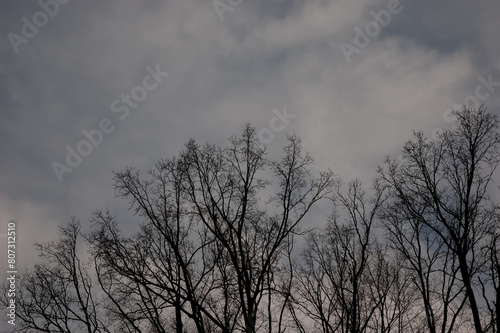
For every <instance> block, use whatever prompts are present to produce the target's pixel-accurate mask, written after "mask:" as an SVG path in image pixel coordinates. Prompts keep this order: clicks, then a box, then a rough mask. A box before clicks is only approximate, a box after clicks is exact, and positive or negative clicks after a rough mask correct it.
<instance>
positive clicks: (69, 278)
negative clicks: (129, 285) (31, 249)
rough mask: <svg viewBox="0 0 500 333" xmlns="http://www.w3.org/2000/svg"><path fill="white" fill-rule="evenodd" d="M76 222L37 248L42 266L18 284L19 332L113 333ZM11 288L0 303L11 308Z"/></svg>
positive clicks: (33, 270) (16, 326)
mask: <svg viewBox="0 0 500 333" xmlns="http://www.w3.org/2000/svg"><path fill="white" fill-rule="evenodd" d="M81 236H82V235H81V233H80V224H79V222H78V221H77V220H72V221H71V223H69V224H68V225H66V226H64V227H60V238H59V240H57V241H52V242H48V243H43V244H37V245H36V247H37V250H38V252H39V254H40V258H41V262H40V263H39V264H36V265H35V266H34V268H33V269H31V270H29V271H27V272H25V273H24V274H22V275H21V276H20V277H19V278H18V280H17V286H18V288H17V291H16V293H17V295H16V317H17V318H16V325H15V326H14V327H15V331H16V332H27V333H30V332H50V333H54V332H60V333H63V332H64V333H65V332H75V331H78V332H88V333H101V332H111V331H110V330H109V329H110V327H111V326H112V324H111V322H110V321H109V320H108V319H107V317H106V314H105V313H104V312H103V311H101V309H100V307H101V304H102V303H101V300H100V299H99V297H97V296H96V295H97V294H98V293H97V291H96V289H95V287H94V285H93V284H92V279H91V273H90V271H89V269H90V267H89V264H90V263H89V262H87V261H82V259H80V258H81V254H79V253H78V242H77V241H78V240H79V239H81ZM8 289H9V288H8V286H4V288H3V289H2V291H3V292H2V295H1V296H0V303H1V304H2V305H3V306H7V305H8V301H9V299H8V298H7V293H6V292H5V291H6V290H8Z"/></svg>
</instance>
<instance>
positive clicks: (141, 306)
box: [89, 125, 333, 333]
mask: <svg viewBox="0 0 500 333" xmlns="http://www.w3.org/2000/svg"><path fill="white" fill-rule="evenodd" d="M312 162H313V160H312V158H311V157H310V156H309V155H308V154H303V153H302V151H301V144H300V140H299V139H298V138H297V137H290V138H289V144H288V145H287V146H286V147H285V148H284V155H283V158H282V160H281V161H279V162H275V163H271V162H269V161H268V160H267V159H266V158H265V149H264V146H263V145H262V144H261V143H260V142H259V141H258V139H257V135H256V132H255V129H254V128H252V127H251V126H249V125H246V126H245V127H244V128H243V131H242V135H241V136H240V137H233V138H231V139H230V145H229V146H228V147H226V148H218V147H215V146H212V145H205V146H203V147H200V146H198V145H197V144H196V143H195V142H194V141H190V142H189V143H188V144H187V146H186V149H185V151H183V152H182V153H181V154H180V155H179V157H178V158H176V159H171V160H164V161H161V162H159V163H158V164H157V165H156V167H155V168H154V170H152V171H151V172H150V178H149V179H146V180H143V179H141V177H140V175H139V173H138V172H137V171H135V170H133V169H126V170H125V171H123V172H119V173H117V174H116V189H117V194H118V195H119V196H120V197H124V198H128V199H130V201H131V205H132V207H133V208H134V209H135V212H136V213H138V214H139V215H141V216H142V217H144V219H145V222H144V223H143V225H142V227H141V232H140V233H139V234H137V235H135V236H132V237H130V238H125V237H123V236H121V234H120V232H119V230H118V227H117V225H118V224H117V222H116V221H115V220H114V218H113V217H111V216H110V215H109V214H106V213H103V212H99V213H98V214H97V215H96V220H95V221H96V222H97V224H98V226H99V228H98V230H97V231H95V232H94V233H93V234H92V237H90V238H89V239H90V242H91V244H92V248H93V250H94V254H95V258H96V270H97V272H98V277H99V282H100V283H101V286H102V287H103V289H104V290H105V292H106V295H107V296H108V298H109V300H110V301H111V302H110V304H109V311H110V312H111V313H114V314H115V316H116V317H117V318H120V319H121V321H122V322H124V325H125V326H126V328H127V329H128V330H129V331H141V330H144V329H145V328H143V326H140V324H139V323H142V322H144V319H147V322H148V325H149V326H148V329H149V330H152V327H153V328H154V330H155V331H158V332H166V330H165V329H163V327H165V325H166V323H165V319H164V315H165V313H167V312H168V310H169V309H175V323H176V325H175V327H176V332H183V326H184V323H185V322H186V323H188V324H189V325H191V326H193V327H196V330H197V331H198V332H219V331H220V332H236V331H242V332H248V333H253V332H257V331H268V332H272V331H273V330H277V331H279V332H283V331H284V325H283V312H284V311H285V310H286V305H285V304H284V303H283V301H285V302H286V300H287V297H286V295H285V296H284V295H283V294H282V293H280V292H279V290H278V289H279V288H277V286H276V284H277V282H276V280H275V275H276V274H277V272H278V271H279V267H280V266H281V265H283V264H285V263H286V262H287V257H288V256H289V255H290V253H291V251H290V248H291V247H292V246H293V235H294V234H295V233H296V232H298V231H299V222H300V221H301V219H302V218H303V217H304V215H305V214H306V213H307V212H308V211H309V209H310V208H311V206H312V205H313V204H314V203H315V202H316V201H318V200H319V199H321V198H323V197H324V196H325V195H328V194H329V192H330V191H331V185H332V179H333V176H332V173H331V172H330V171H328V172H324V173H321V175H320V176H319V178H314V177H312V176H311V175H310V172H309V170H308V167H309V166H310V165H311V164H312ZM267 167H270V170H271V171H272V175H274V177H275V178H276V180H277V182H276V183H274V185H275V188H274V189H273V190H276V192H277V194H276V195H272V196H271V197H270V199H269V200H267V201H264V200H262V199H261V198H260V197H261V196H262V192H263V191H264V190H266V188H267V187H268V186H270V185H271V184H273V183H271V181H269V180H267V179H266V178H265V177H266V175H267V176H269V174H266V173H265V170H266V168H267ZM279 302H282V303H281V304H279ZM263 305H265V306H263ZM275 313H276V316H274V314H275ZM184 318H185V319H184Z"/></svg>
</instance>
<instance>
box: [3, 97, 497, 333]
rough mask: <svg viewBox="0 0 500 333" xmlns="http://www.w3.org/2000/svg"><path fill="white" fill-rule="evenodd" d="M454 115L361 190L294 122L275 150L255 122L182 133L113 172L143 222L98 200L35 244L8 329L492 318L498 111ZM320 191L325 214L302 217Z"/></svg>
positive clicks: (491, 326) (464, 328)
mask: <svg viewBox="0 0 500 333" xmlns="http://www.w3.org/2000/svg"><path fill="white" fill-rule="evenodd" d="M455 116H456V122H455V126H454V127H453V128H452V129H450V130H447V131H444V132H443V133H442V135H440V137H439V138H438V139H436V140H428V139H426V138H424V136H423V135H422V134H421V133H416V134H415V138H414V140H411V141H409V142H407V143H406V144H405V146H404V150H403V155H402V159H401V160H400V161H396V160H393V159H389V158H388V159H387V160H386V162H385V164H384V165H383V166H381V167H380V168H379V170H378V176H377V178H376V179H375V180H374V182H373V185H372V187H371V189H370V190H369V193H365V190H364V189H363V187H362V185H361V183H360V182H359V181H352V182H350V183H349V184H343V183H342V181H341V180H340V179H339V178H337V177H336V176H335V175H334V174H333V172H331V171H325V172H321V173H319V174H318V175H317V176H313V175H312V173H311V171H310V169H311V165H312V163H313V159H312V158H311V157H310V156H309V155H308V154H307V153H304V152H303V151H302V147H301V142H300V139H299V138H297V137H295V136H292V137H290V138H289V142H288V144H287V145H286V146H285V148H284V149H283V155H282V158H281V160H279V161H277V162H270V161H269V160H268V159H267V157H266V151H265V147H264V146H263V145H262V144H261V143H260V142H259V140H258V138H257V135H256V131H255V129H254V128H253V127H251V126H250V125H245V126H244V127H243V130H242V133H241V135H240V136H239V137H233V138H232V139H230V142H229V145H228V146H227V147H224V148H219V147H215V146H212V145H208V144H207V145H204V146H199V145H197V144H196V143H195V142H194V141H190V142H189V143H188V144H187V145H186V148H185V150H184V151H182V152H181V153H180V154H179V155H178V156H176V157H174V158H171V159H168V160H161V161H160V162H158V163H157V164H156V166H155V168H154V169H153V170H151V171H150V172H149V173H148V175H147V176H146V177H144V176H142V175H141V174H140V173H139V172H138V171H137V170H135V169H133V168H127V169H125V170H124V171H122V172H118V173H116V174H115V191H116V194H117V195H118V196H119V197H122V198H125V199H128V200H129V202H130V204H131V208H132V209H133V210H134V212H135V213H136V215H137V216H138V217H140V219H141V220H140V224H139V227H138V231H137V232H136V233H134V234H132V235H125V234H124V233H123V232H121V231H120V227H119V222H118V221H117V219H116V218H115V217H114V216H113V215H111V214H110V213H109V212H108V211H97V212H96V213H95V214H94V218H93V227H92V229H91V231H90V232H89V233H85V234H84V233H82V232H81V229H80V224H79V222H78V221H77V220H73V221H72V222H71V223H69V224H68V225H66V226H63V227H61V228H60V230H61V233H60V238H59V239H58V240H56V241H54V242H50V243H46V244H39V245H37V246H38V250H39V253H40V255H41V261H40V262H39V263H38V264H37V265H35V266H34V268H33V269H31V270H29V271H27V272H25V273H24V274H23V275H22V276H21V277H20V279H19V280H18V284H19V285H18V287H19V294H18V296H19V297H18V298H17V299H16V305H17V316H18V317H17V325H16V329H17V330H18V331H19V332H88V333H91V332H110V333H111V332H164V333H167V332H177V333H184V332H186V333H188V332H189V333H191V332H198V333H204V332H224V333H227V332H246V333H255V332H269V333H271V332H276V333H281V332H302V333H306V332H307V333H309V332H322V333H327V332H329V333H330V332H331V333H333V332H342V333H358V332H415V333H417V332H432V333H438V332H440V333H448V332H449V333H451V332H477V333H479V332H481V333H482V332H495V333H496V332H500V258H499V256H500V247H499V243H500V229H499V228H498V226H499V224H498V223H499V221H500V219H499V216H500V215H499V212H500V210H499V206H498V205H497V204H495V200H494V199H492V198H491V197H492V196H494V195H495V194H496V192H495V191H494V189H493V188H492V187H493V186H492V183H493V178H494V177H493V176H494V172H495V170H496V169H497V167H498V164H499V163H500V132H499V128H498V125H499V121H498V119H497V117H496V116H495V115H493V114H491V113H488V112H487V111H486V110H485V108H484V107H481V108H479V109H468V108H464V109H463V110H462V111H460V112H456V113H455ZM321 199H327V200H330V201H331V203H330V204H331V206H332V207H333V209H332V214H331V215H330V216H329V217H328V218H325V220H326V226H325V227H324V228H321V229H320V230H318V229H315V230H310V229H307V228H306V227H307V223H306V222H305V217H306V214H307V213H308V212H310V210H311V208H312V207H313V206H314V205H315V204H316V203H317V202H318V201H319V200H321ZM316 215H317V214H316ZM308 216H309V215H308ZM80 244H84V245H85V246H84V247H83V248H84V249H86V250H87V252H85V251H81V248H82V246H80ZM4 288H5V287H4ZM7 301H8V300H7V298H6V297H5V293H4V294H3V295H2V296H0V303H2V304H3V305H6V302H7Z"/></svg>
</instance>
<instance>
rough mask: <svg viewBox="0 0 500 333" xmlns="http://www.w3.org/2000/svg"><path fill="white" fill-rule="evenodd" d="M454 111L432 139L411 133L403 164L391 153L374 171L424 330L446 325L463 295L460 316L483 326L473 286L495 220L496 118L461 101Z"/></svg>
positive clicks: (449, 325) (498, 153) (477, 327)
mask: <svg viewBox="0 0 500 333" xmlns="http://www.w3.org/2000/svg"><path fill="white" fill-rule="evenodd" d="M455 116H456V126H455V127H454V128H453V129H452V130H446V131H444V132H443V133H442V134H441V135H440V136H439V137H438V138H437V139H436V140H433V141H431V140H426V139H425V138H424V136H423V134H422V133H416V135H415V136H416V137H415V140H413V141H408V142H407V143H406V144H405V146H404V151H403V161H402V163H397V162H395V161H391V160H388V161H387V162H386V165H385V167H384V168H380V170H379V172H380V175H381V178H382V179H383V180H384V181H385V182H386V184H388V185H389V186H390V187H391V192H392V196H393V199H394V200H393V211H392V213H390V214H389V215H388V217H389V220H390V221H388V223H389V228H388V230H389V232H390V233H391V235H392V236H393V240H395V242H394V244H397V247H398V248H399V249H400V250H401V252H402V253H403V254H405V257H407V258H409V259H410V264H411V265H413V268H414V269H415V270H416V271H417V272H418V274H419V279H420V281H418V282H417V285H418V286H419V287H420V288H421V293H422V296H423V298H424V303H425V304H426V315H427V321H428V326H429V330H431V331H440V332H446V331H449V332H451V331H452V330H453V326H454V322H455V320H456V319H458V318H459V313H460V312H462V303H463V302H466V304H467V308H466V309H465V310H466V311H465V312H463V313H464V316H465V314H466V313H470V315H471V317H472V323H473V329H474V330H475V331H476V332H485V328H486V324H485V322H484V320H483V319H482V317H483V316H482V314H481V305H480V302H479V301H478V297H481V294H480V293H478V292H476V291H477V288H476V287H477V286H478V285H479V280H478V279H479V278H480V277H481V274H482V270H483V269H484V266H485V261H484V260H482V258H483V256H481V255H480V254H481V253H480V252H481V251H480V250H481V248H482V246H483V245H484V244H485V243H487V242H488V239H489V231H490V230H491V229H492V227H494V225H495V224H496V223H498V219H497V215H496V214H494V213H493V211H494V208H493V206H494V205H493V204H492V202H491V200H490V197H489V195H488V189H489V185H490V183H491V181H492V176H493V173H494V171H495V170H496V169H497V167H498V164H499V162H500V150H499V149H500V134H499V132H498V119H497V117H496V116H495V115H493V114H491V113H488V112H487V111H486V109H485V107H480V108H478V109H470V108H466V107H464V109H463V110H462V111H459V112H455ZM435 267H441V270H440V271H438V272H436V271H435V269H434V268H435ZM434 273H437V274H439V275H440V281H439V284H440V285H439V288H438V289H437V290H435V289H434V288H435V287H437V286H434V287H433V286H432V285H431V284H432V277H431V276H432V275H433V274H434ZM436 292H437V293H439V299H440V301H441V302H444V303H443V304H439V305H438V304H436V305H435V306H438V307H440V306H442V309H441V310H440V311H439V313H437V312H436V310H434V308H433V305H432V303H433V294H434V293H436ZM462 293H463V296H462ZM433 312H434V313H433ZM436 316H439V317H440V320H439V321H438V320H437V319H438V318H436ZM439 327H441V328H439ZM453 331H454V330H453Z"/></svg>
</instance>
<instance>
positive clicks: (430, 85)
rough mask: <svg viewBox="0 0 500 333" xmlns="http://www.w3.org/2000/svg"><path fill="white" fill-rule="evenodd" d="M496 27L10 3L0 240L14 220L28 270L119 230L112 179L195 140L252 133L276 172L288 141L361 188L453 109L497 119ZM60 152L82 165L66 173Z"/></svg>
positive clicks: (419, 13) (236, 1)
mask: <svg viewBox="0 0 500 333" xmlns="http://www.w3.org/2000/svg"><path fill="white" fill-rule="evenodd" d="M44 1H47V3H45V2H44ZM44 4H45V5H44ZM44 7H45V9H44ZM499 13H500V3H499V2H498V1H492V0H490V1H488V0H479V1H472V0H471V1H464V0H463V1H456V0H455V1H416V0H414V1H413V2H412V1H408V0H402V1H401V3H397V2H394V1H389V2H388V1H386V0H380V1H373V0H372V1H326V0H324V1H319V0H318V1H314V0H307V1H286V0H281V1H277V0H275V1H273V0H267V1H259V0H243V1H241V0H220V1H219V0H218V1H215V2H212V1H210V0H204V1H201V0H197V1H196V0H193V1H191V0H178V1H177V0H175V1H160V0H141V1H139V0H137V1H132V0H108V1H85V2H83V1H77V0H73V1H68V0H64V1H63V0H59V2H58V3H57V6H55V5H54V0H52V1H51V0H42V1H41V2H40V3H39V2H37V1H18V0H4V1H2V2H1V4H0V32H1V34H2V36H3V37H2V38H1V42H0V60H1V65H0V110H1V111H0V112H1V113H0V114H1V118H0V156H1V159H0V221H1V226H2V228H3V229H0V233H5V230H6V227H5V226H6V224H7V222H8V221H9V220H16V221H17V228H18V230H17V235H18V236H17V237H18V238H17V249H18V260H19V261H20V262H21V263H24V264H29V263H30V262H32V260H33V258H34V255H35V251H34V247H33V243H34V242H35V241H47V240H52V239H55V238H56V237H57V225H61V224H65V223H67V222H68V221H69V220H70V218H71V217H72V216H76V217H79V218H80V219H81V221H82V225H83V227H84V229H87V228H88V222H87V221H88V219H89V217H90V216H91V213H92V211H93V210H94V209H96V208H105V207H109V208H110V209H111V211H112V212H113V213H115V214H118V215H119V216H123V217H126V216H127V207H128V204H127V203H126V202H123V201H121V200H119V199H116V198H115V197H114V194H113V183H112V171H113V170H120V169H122V168H123V167H125V166H127V165H128V166H136V167H138V168H141V169H143V170H146V169H147V168H149V167H151V166H152V165H153V164H154V163H155V162H156V161H157V160H158V159H160V158H164V157H171V156H173V155H175V154H177V153H178V152H179V151H180V150H181V149H183V147H184V144H185V143H186V142H187V141H188V140H189V139H190V138H195V139H196V140H197V141H199V142H200V143H202V142H207V141H208V142H210V143H214V144H218V145H224V144H226V142H227V139H228V138H229V137H230V136H231V135H233V134H238V133H239V132H240V129H241V125H242V124H243V123H245V122H251V123H252V124H253V125H254V126H255V127H256V128H257V130H258V131H259V133H261V134H262V137H263V138H265V141H266V142H268V141H270V142H268V143H267V147H268V150H269V152H270V157H271V158H273V157H276V156H277V155H275V153H276V152H279V151H280V148H281V146H282V144H283V142H284V140H285V139H286V135H287V134H292V133H293V132H295V133H296V134H297V135H298V136H300V137H301V138H302V139H303V145H304V148H305V149H306V150H307V151H309V152H310V153H311V155H312V156H313V157H314V158H315V159H316V161H317V167H318V168H323V169H324V168H328V167H330V168H332V169H333V170H334V171H335V172H336V173H337V174H338V175H339V176H342V177H343V178H345V179H346V180H349V179H352V178H355V177H357V178H360V179H362V180H363V181H364V182H369V181H370V180H371V179H372V178H373V177H374V176H375V171H376V167H377V165H380V164H381V163H382V162H383V159H384V157H385V156H387V155H392V156H397V155H398V152H399V151H400V150H401V147H402V145H403V143H404V142H405V141H406V140H407V139H409V138H410V137H411V134H412V131H413V130H422V131H424V133H425V134H426V135H432V133H433V131H436V129H438V128H447V127H448V126H449V122H447V120H449V116H448V113H447V110H449V109H451V108H453V107H454V106H455V107H456V106H457V105H460V104H463V103H464V102H466V103H470V104H474V103H476V102H477V101H483V102H485V103H486V105H487V106H488V108H489V110H490V111H491V112H494V113H498V112H499V107H500V83H499V82H500V42H499V32H500V20H499V19H498V16H499ZM375 17H377V18H378V20H379V23H376V22H373V20H374V19H375ZM167 73H168V74H167ZM127 98H128V99H127ZM285 109H286V114H288V116H286V115H285V113H284V112H285ZM277 114H279V115H281V116H280V117H281V119H280V117H277ZM273 119H274V120H273ZM283 119H284V121H283ZM94 129H99V131H107V132H108V133H103V134H102V138H101V137H100V135H99V134H96V133H97V132H96V131H94ZM272 129H274V130H275V131H274V132H273V131H272ZM82 131H88V132H87V133H93V135H94V136H93V140H94V142H96V143H98V144H97V145H94V144H92V145H91V146H90V148H91V149H92V151H90V152H89V149H90V148H89V146H88V144H85V143H81V142H82V141H84V140H87V141H88V139H87V138H86V136H85V134H84V133H83V132H82ZM101 133H102V132H101ZM269 133H272V136H273V140H270V134H269ZM88 135H91V134H88ZM68 146H69V150H74V151H75V152H76V153H78V151H77V150H78V149H80V151H82V152H83V153H85V154H87V156H83V157H82V156H80V157H81V161H79V160H78V157H74V156H73V157H71V158H70V162H71V163H72V165H73V166H74V167H71V166H70V165H69V164H68V162H67V161H66V159H67V155H68ZM78 147H79V148H78ZM76 164H77V165H76ZM75 165H76V166H75ZM69 171H71V172H69ZM367 185H368V184H367ZM122 227H123V228H124V229H127V230H134V228H136V227H137V219H132V218H124V219H123V221H122ZM0 237H1V236H0ZM0 241H3V244H4V245H5V239H4V238H3V239H2V238H0ZM4 245H2V246H4ZM3 252H4V251H2V254H3ZM4 258H5V257H2V263H1V265H0V266H1V267H2V269H3V266H2V265H3V263H4V261H5V260H4Z"/></svg>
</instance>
